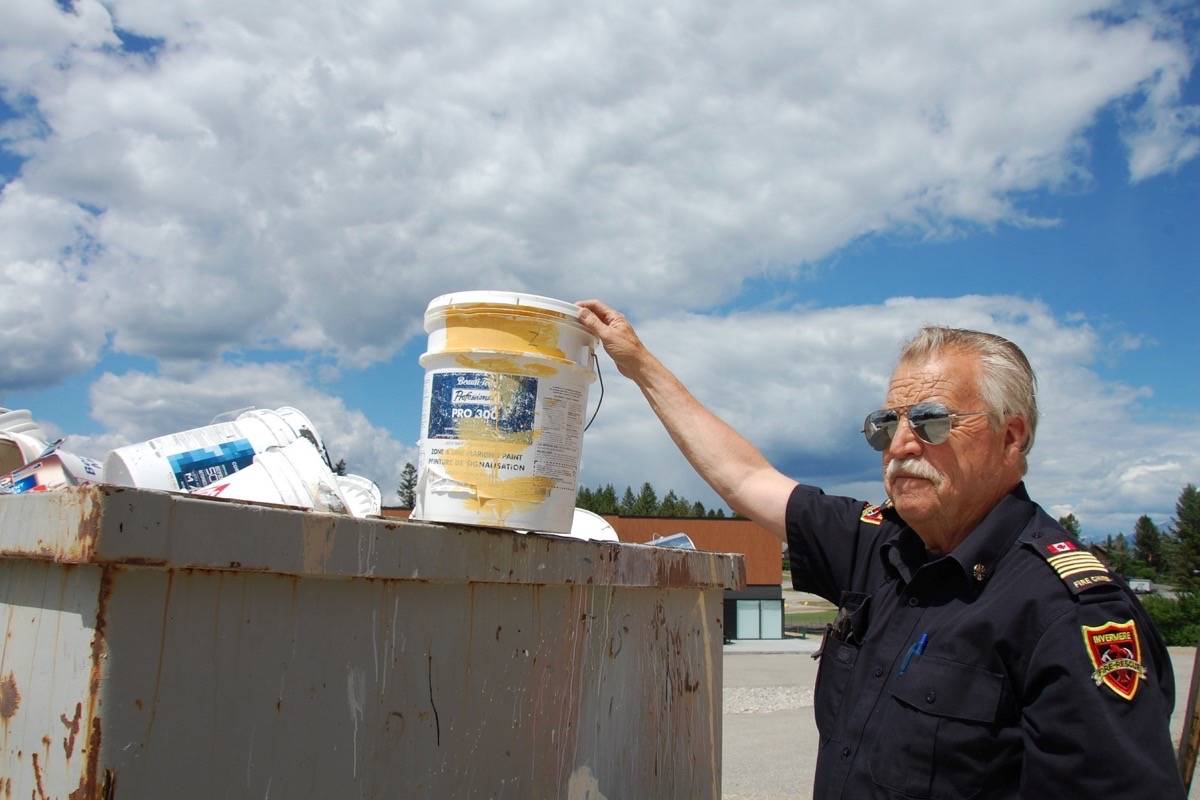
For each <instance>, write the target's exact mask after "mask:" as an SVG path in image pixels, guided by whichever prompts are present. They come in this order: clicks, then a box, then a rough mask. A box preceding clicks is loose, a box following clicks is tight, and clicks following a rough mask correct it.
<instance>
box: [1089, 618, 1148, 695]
mask: <svg viewBox="0 0 1200 800" xmlns="http://www.w3.org/2000/svg"><path fill="white" fill-rule="evenodd" d="M1082 627H1083V644H1084V646H1085V647H1086V648H1087V654H1088V658H1090V659H1091V660H1092V666H1093V667H1095V670H1094V671H1093V672H1092V680H1094V681H1095V682H1096V685H1097V686H1101V685H1104V686H1107V687H1108V688H1110V689H1112V690H1113V691H1114V692H1116V693H1117V695H1118V696H1120V697H1123V698H1125V699H1126V700H1132V699H1133V696H1134V695H1135V694H1137V690H1138V687H1139V686H1140V685H1141V681H1142V679H1143V678H1145V677H1146V668H1145V667H1143V666H1142V644H1141V641H1140V640H1139V639H1138V632H1137V627H1136V626H1135V625H1134V624H1133V620H1129V621H1128V622H1106V623H1104V624H1103V625H1099V626H1095V627H1093V626H1091V625H1084V626H1082Z"/></svg>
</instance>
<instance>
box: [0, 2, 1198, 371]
mask: <svg viewBox="0 0 1200 800" xmlns="http://www.w3.org/2000/svg"><path fill="white" fill-rule="evenodd" d="M1111 7H1112V6H1111V4H1108V3H1103V2H1063V3H1049V4H1045V3H1044V4H1011V3H999V4H991V5H989V6H987V7H986V8H984V7H980V6H978V5H977V4H975V5H960V6H950V7H947V6H946V5H945V4H933V3H929V4H925V5H920V4H918V5H913V4H907V5H904V6H897V5H895V4H891V3H883V2H863V3H856V4H849V5H847V4H841V3H833V2H823V3H805V4H794V3H770V2H762V3H751V4H726V5H710V6H692V5H686V4H667V5H663V4H655V5H646V4H637V3H609V4H605V5H604V6H602V7H598V8H596V9H591V10H586V11H585V10H575V11H574V12H573V13H564V10H563V8H562V6H561V5H559V4H552V3H538V2H533V3H526V4H523V5H520V6H517V7H508V8H499V7H493V6H490V5H488V4H471V3H438V4H432V5H427V6H419V5H418V6H413V5H409V6H408V7H405V8H402V9H397V7H396V6H395V5H394V4H390V3H383V2H382V1H380V2H376V3H361V4H355V5H354V6H347V5H345V4H340V5H339V4H332V3H324V4H312V3H299V4H293V5H290V6H288V13H286V14H280V13H279V9H278V7H277V6H275V5H266V4H262V3H254V2H243V3H226V4H220V5H213V4H211V3H199V2H181V3H166V4H164V3H159V2H144V1H137V0H130V1H129V2H121V1H120V0H117V1H116V2H112V3H110V4H108V5H101V4H100V3H98V2H96V1H95V0H78V2H76V3H75V4H74V8H75V13H74V14H67V13H62V12H60V11H58V10H57V9H56V7H55V5H54V4H52V3H49V2H44V3H15V4H14V3H10V4H8V5H7V6H5V8H4V10H3V11H2V12H0V18H2V19H0V31H3V33H0V91H2V92H3V96H4V98H5V100H6V102H8V103H9V104H10V105H11V106H12V107H14V108H16V109H18V110H19V111H20V112H21V113H22V114H23V115H24V116H23V117H22V118H21V119H20V120H18V121H17V122H14V123H10V124H8V125H6V126H5V127H4V129H3V133H2V134H0V135H2V136H3V138H4V142H5V147H7V148H8V149H10V150H13V151H14V152H17V153H20V154H21V155H23V156H25V157H26V158H27V160H26V161H25V163H24V165H23V167H22V171H21V177H20V180H19V183H20V184H21V188H20V189H19V190H18V189H12V188H11V187H12V186H15V185H16V184H11V185H10V189H9V190H6V191H5V193H4V195H3V196H0V223H3V224H2V228H0V231H2V236H0V238H7V237H9V236H10V235H11V234H12V232H13V231H14V230H17V229H19V227H20V226H21V225H22V224H23V223H22V220H28V219H30V217H31V215H32V214H34V213H35V212H33V211H31V210H30V209H29V208H28V202H30V201H28V200H22V196H24V197H25V198H35V199H37V201H38V202H41V203H44V204H46V205H47V206H53V207H54V209H55V210H53V211H52V212H50V214H49V216H50V217H51V218H53V217H55V216H56V215H57V216H59V217H63V216H65V217H71V216H72V215H74V217H75V218H76V219H77V220H78V224H77V226H76V227H73V228H70V229H69V230H68V231H67V232H66V233H62V232H60V233H59V234H58V235H57V236H54V237H48V238H46V239H44V240H41V244H40V245H39V246H38V247H36V248H34V250H33V251H31V252H25V253H24V254H23V255H22V256H20V258H17V257H14V256H6V257H5V260H4V263H3V267H2V268H3V270H4V272H3V273H2V274H3V275H4V283H3V286H4V289H5V295H6V296H10V297H11V296H18V295H20V296H30V297H35V298H43V297H45V296H47V295H50V294H53V296H55V297H58V298H59V299H60V305H65V306H67V307H68V308H69V311H68V314H67V315H68V317H69V320H68V321H67V323H66V325H65V327H64V328H63V329H61V330H59V331H58V332H56V333H55V334H53V335H51V336H49V337H47V338H45V340H42V339H34V338H31V339H30V340H29V341H27V342H23V345H24V347H23V350H22V353H23V355H22V358H25V359H27V360H28V364H26V363H24V362H22V363H17V362H16V357H15V356H13V355H12V354H8V355H7V356H6V360H5V361H4V362H3V363H0V367H3V369H0V381H3V383H4V385H5V386H6V387H8V388H12V387H15V386H23V385H31V384H43V385H45V384H49V383H52V382H53V381H54V380H55V378H56V377H60V376H63V375H66V374H68V373H71V372H73V371H78V370H79V369H81V368H83V367H84V366H86V365H88V364H90V363H93V362H94V361H95V359H96V358H97V357H98V355H99V354H100V352H101V351H102V349H103V348H104V347H105V346H106V344H105V343H106V341H108V339H106V334H107V335H108V337H109V338H110V339H111V347H113V348H115V349H117V350H120V351H125V352H129V353H134V354H141V355H149V356H152V357H157V358H166V359H200V360H204V359H211V358H213V357H214V356H215V355H216V354H218V353H220V352H222V351H225V350H229V349H238V348H245V347H262V346H266V347H272V346H280V347H285V348H296V349H301V350H306V351H322V352H326V353H332V354H335V355H336V356H337V357H338V358H339V359H340V361H341V363H343V364H345V365H348V366H356V365H363V364H367V363H371V362H373V361H377V360H379V359H383V358H386V357H387V356H389V355H390V354H392V353H393V352H394V351H395V350H396V348H397V347H398V346H400V345H401V344H402V343H403V342H404V341H405V340H406V339H408V338H409V337H411V336H412V335H413V334H414V333H416V332H418V331H419V329H420V317H421V312H422V310H423V307H424V305H425V303H426V302H427V301H428V300H429V298H431V297H433V296H434V295H436V294H439V293H441V292H443V291H450V290H456V289H463V288H488V287H504V288H506V289H512V290H527V291H535V292H538V293H543V294H550V295H553V296H562V297H575V296H580V295H602V296H606V297H609V298H612V299H613V300H614V301H615V302H618V303H620V304H622V305H625V306H628V307H631V308H634V309H637V310H641V311H643V312H644V311H648V310H650V309H651V308H652V307H653V305H652V304H654V303H656V302H661V301H662V299H663V298H670V302H671V304H672V307H675V308H693V309H696V308H704V307H706V306H709V305H711V304H713V303H716V302H720V301H723V300H725V299H726V298H728V297H729V296H730V294H731V293H732V292H734V291H736V289H737V288H738V287H739V286H740V284H741V282H742V281H743V280H744V279H745V278H747V277H748V276H752V275H761V274H764V273H787V272H788V271H789V270H795V269H797V265H802V264H803V263H805V262H806V261H809V260H812V259H816V258H819V257H821V256H824V255H826V254H828V253H830V252H832V251H834V250H836V249H837V248H839V247H841V246H843V245H844V244H846V243H847V242H849V241H852V240H853V239H855V238H856V237H859V236H862V235H864V234H870V233H872V232H878V231H882V230H891V229H905V230H913V231H918V232H934V233H937V232H940V231H944V230H946V229H948V228H953V227H955V226H957V225H960V224H962V223H981V224H984V225H992V224H996V223H1006V222H1007V223H1014V224H1035V223H1039V222H1044V221H1041V220H1033V219H1030V218H1029V215H1028V214H1027V212H1025V211H1024V210H1022V209H1021V208H1020V207H1019V206H1015V205H1014V202H1015V201H1014V200H1013V197H1014V194H1015V193H1019V192H1024V191H1027V190H1033V189H1039V188H1051V189H1054V188H1060V187H1064V186H1072V185H1076V184H1078V183H1079V182H1081V181H1083V180H1086V157H1087V146H1086V141H1085V140H1084V139H1083V138H1082V136H1083V134H1084V132H1085V131H1086V130H1087V129H1088V127H1089V126H1090V125H1091V124H1092V122H1093V121H1094V120H1095V119H1096V116H1097V114H1098V113H1099V112H1100V111H1101V109H1103V108H1105V107H1106V106H1108V105H1109V104H1110V103H1112V102H1113V101H1116V100H1119V99H1123V100H1124V103H1125V104H1126V106H1127V107H1128V108H1130V109H1131V111H1130V112H1129V114H1128V119H1127V129H1126V139H1127V142H1128V143H1129V146H1130V148H1131V155H1130V158H1131V162H1130V163H1131V172H1132V174H1133V176H1134V177H1135V178H1136V179H1141V178H1144V177H1146V176H1149V175H1152V174H1155V173H1156V172H1159V171H1163V170H1170V169H1174V168H1175V167H1177V166H1178V165H1179V164H1180V163H1182V162H1183V161H1186V160H1187V159H1189V158H1192V157H1194V155H1195V152H1196V148H1197V139H1196V135H1195V115H1196V113H1197V112H1196V109H1193V108H1186V107H1180V105H1179V93H1178V89H1179V82H1180V80H1181V79H1182V77H1183V76H1185V75H1186V74H1187V72H1188V70H1189V69H1190V67H1191V59H1190V56H1189V55H1188V52H1187V49H1186V46H1185V44H1184V43H1183V41H1182V39H1181V38H1180V37H1179V36H1178V35H1177V34H1175V33H1171V32H1170V31H1166V30H1165V29H1164V28H1163V26H1162V21H1161V20H1159V19H1156V18H1153V17H1152V16H1150V15H1149V13H1147V15H1146V16H1145V17H1135V18H1128V19H1123V20H1120V21H1113V22H1107V23H1106V22H1102V21H1101V18H1102V17H1103V16H1104V12H1105V11H1106V10H1110V9H1111ZM935 19H936V24H932V21H933V20H935ZM114 26H116V27H120V28H123V29H124V30H127V31H131V32H133V33H135V34H138V35H140V36H144V37H157V38H160V39H162V40H163V41H162V43H161V45H160V46H159V47H158V48H157V50H156V51H155V53H154V55H153V56H152V57H148V56H145V55H142V54H137V53H128V52H125V51H123V50H122V49H121V47H120V40H119V39H118V37H117V35H116V33H115V31H114ZM23 203H25V205H23ZM81 203H82V204H86V205H87V207H89V208H91V209H93V210H98V212H99V213H98V214H96V215H94V216H93V215H92V214H83V213H82V212H80V211H79V210H78V204H81ZM64 236H65V237H66V238H65V239H64ZM21 319H22V316H21V309H20V308H19V306H18V304H16V303H13V302H8V303H5V302H3V301H0V324H2V325H3V326H4V328H5V329H6V330H7V329H10V328H12V327H14V326H15V325H16V324H18V323H19V322H20V321H21ZM68 343H70V346H68ZM30 364H32V365H34V366H30Z"/></svg>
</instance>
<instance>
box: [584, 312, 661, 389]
mask: <svg viewBox="0 0 1200 800" xmlns="http://www.w3.org/2000/svg"><path fill="white" fill-rule="evenodd" d="M575 305H577V306H579V322H580V323H581V324H582V325H583V327H585V328H587V329H588V330H589V331H591V332H592V334H593V335H594V336H595V337H596V338H597V339H599V340H600V343H601V344H603V345H604V350H605V352H607V353H608V355H609V356H610V357H611V358H612V360H613V361H614V362H615V363H616V365H617V369H618V370H619V371H620V373H621V374H622V375H624V376H625V377H626V378H629V379H630V380H632V381H634V382H635V383H637V382H639V380H638V379H639V376H640V374H641V372H642V370H643V367H644V366H645V363H646V361H647V360H649V359H650V358H651V356H650V352H649V351H648V350H647V349H646V346H645V345H644V344H642V340H641V339H639V338H638V335H637V332H636V331H635V330H634V329H633V326H632V325H630V324H629V320H627V319H625V315H624V314H622V313H621V312H620V311H617V310H616V309H615V308H612V307H611V306H608V305H605V304H604V303H602V302H600V301H599V300H580V301H579V302H577V303H576V304H575Z"/></svg>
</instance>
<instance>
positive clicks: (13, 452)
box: [0, 407, 46, 475]
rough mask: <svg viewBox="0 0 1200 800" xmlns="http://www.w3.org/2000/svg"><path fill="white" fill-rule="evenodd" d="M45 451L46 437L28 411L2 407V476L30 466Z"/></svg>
mask: <svg viewBox="0 0 1200 800" xmlns="http://www.w3.org/2000/svg"><path fill="white" fill-rule="evenodd" d="M45 449H46V439H45V435H44V434H43V433H42V429H41V427H40V426H38V424H37V423H36V422H34V421H33V417H32V416H30V414H29V412H28V411H27V410H25V409H16V410H9V409H7V408H3V407H0V475H6V474H8V473H9V472H12V471H13V470H15V469H18V468H20V467H22V466H24V465H25V464H28V463H29V462H30V461H33V460H34V459H35V458H37V457H38V456H39V455H41V454H42V453H43V452H44V451H45Z"/></svg>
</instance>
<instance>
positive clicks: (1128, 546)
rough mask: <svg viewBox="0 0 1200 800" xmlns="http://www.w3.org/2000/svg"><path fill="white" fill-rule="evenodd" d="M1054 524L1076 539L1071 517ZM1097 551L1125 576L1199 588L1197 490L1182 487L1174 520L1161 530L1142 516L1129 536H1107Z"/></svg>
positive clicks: (1199, 511)
mask: <svg viewBox="0 0 1200 800" xmlns="http://www.w3.org/2000/svg"><path fill="white" fill-rule="evenodd" d="M1058 521H1059V524H1061V525H1062V526H1063V527H1064V528H1066V529H1067V531H1068V532H1070V533H1071V534H1072V535H1074V536H1075V537H1076V538H1078V537H1079V536H1080V527H1079V521H1078V520H1077V519H1076V518H1075V515H1074V514H1068V515H1067V516H1065V517H1061V518H1059V520H1058ZM1100 549H1101V550H1102V551H1103V554H1104V556H1105V557H1106V558H1107V561H1108V566H1109V567H1110V568H1111V569H1112V570H1113V571H1115V572H1119V573H1120V574H1122V575H1124V576H1126V577H1129V578H1149V579H1151V580H1157V581H1162V582H1164V583H1171V584H1173V585H1174V586H1176V587H1179V588H1183V589H1193V590H1194V589H1198V588H1200V491H1197V489H1196V487H1195V486H1194V485H1192V484H1190V483H1189V484H1188V485H1187V486H1185V487H1184V488H1183V491H1181V492H1180V493H1179V499H1178V500H1177V501H1176V502H1175V517H1174V518H1173V519H1172V520H1171V522H1170V523H1169V524H1167V525H1166V526H1165V527H1161V528H1160V527H1159V526H1158V525H1156V524H1155V522H1154V520H1152V519H1150V517H1149V515H1147V514H1143V515H1142V516H1140V517H1138V519H1137V522H1135V523H1134V525H1133V531H1132V533H1130V534H1129V535H1126V534H1124V533H1118V534H1117V535H1116V536H1113V535H1109V536H1107V537H1105V539H1104V542H1103V544H1101V545H1100Z"/></svg>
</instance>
